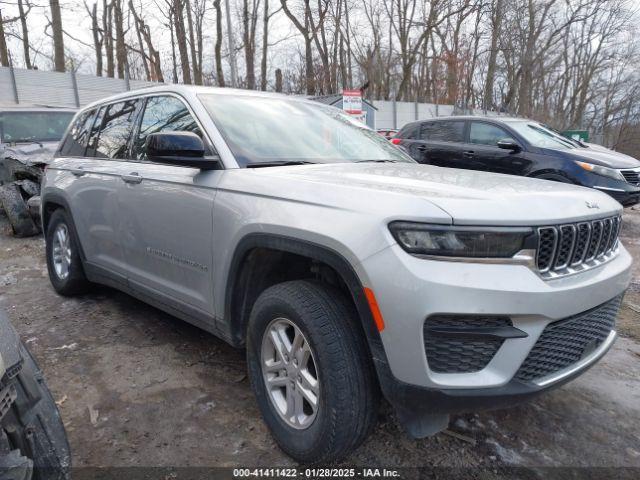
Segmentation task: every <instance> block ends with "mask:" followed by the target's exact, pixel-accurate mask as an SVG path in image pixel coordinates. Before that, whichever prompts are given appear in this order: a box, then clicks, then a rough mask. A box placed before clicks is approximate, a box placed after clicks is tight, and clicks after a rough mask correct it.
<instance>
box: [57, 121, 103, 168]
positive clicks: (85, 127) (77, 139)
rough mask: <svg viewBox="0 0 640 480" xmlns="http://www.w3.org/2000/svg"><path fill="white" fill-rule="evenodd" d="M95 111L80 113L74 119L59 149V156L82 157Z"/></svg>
mask: <svg viewBox="0 0 640 480" xmlns="http://www.w3.org/2000/svg"><path fill="white" fill-rule="evenodd" d="M95 116H96V110H88V111H86V112H82V113H80V114H79V115H78V118H76V119H75V121H74V122H73V124H72V126H71V128H70V129H69V133H67V136H66V137H65V139H64V142H63V144H62V146H61V147H60V156H63V157H83V156H84V154H85V151H86V149H87V140H88V139H89V131H90V130H91V126H92V125H93V121H94V119H95Z"/></svg>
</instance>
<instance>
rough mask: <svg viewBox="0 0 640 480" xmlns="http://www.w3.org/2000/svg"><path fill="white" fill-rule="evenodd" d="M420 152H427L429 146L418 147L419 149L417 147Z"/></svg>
mask: <svg viewBox="0 0 640 480" xmlns="http://www.w3.org/2000/svg"><path fill="white" fill-rule="evenodd" d="M416 148H417V149H418V150H420V151H421V152H424V151H426V150H427V146H426V145H418V147H416Z"/></svg>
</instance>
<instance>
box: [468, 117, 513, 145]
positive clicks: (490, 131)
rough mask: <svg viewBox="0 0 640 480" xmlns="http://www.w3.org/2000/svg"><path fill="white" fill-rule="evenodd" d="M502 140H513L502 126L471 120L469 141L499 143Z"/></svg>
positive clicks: (489, 143)
mask: <svg viewBox="0 0 640 480" xmlns="http://www.w3.org/2000/svg"><path fill="white" fill-rule="evenodd" d="M500 140H513V139H512V138H511V136H510V135H509V134H508V133H507V132H506V131H504V130H503V129H502V128H500V127H497V126H495V125H491V124H490V123H484V122H471V127H470V128H469V141H470V142H471V143H477V144H480V145H492V146H496V145H498V142H499V141H500Z"/></svg>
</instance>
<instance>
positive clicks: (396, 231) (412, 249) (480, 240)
mask: <svg viewBox="0 0 640 480" xmlns="http://www.w3.org/2000/svg"><path fill="white" fill-rule="evenodd" d="M389 230H391V233H392V234H393V237H394V238H395V239H396V241H397V242H398V243H399V244H400V246H401V247H402V248H403V249H405V250H406V251H407V252H409V253H412V254H414V255H434V256H446V257H472V258H510V257H513V256H514V255H515V254H516V253H518V252H519V251H520V250H522V249H523V248H524V246H525V240H526V238H527V237H529V236H531V234H532V230H531V229H530V228H509V227H507V228H501V227H449V226H442V225H429V224H425V223H413V222H392V223H390V224H389ZM534 248H535V247H534Z"/></svg>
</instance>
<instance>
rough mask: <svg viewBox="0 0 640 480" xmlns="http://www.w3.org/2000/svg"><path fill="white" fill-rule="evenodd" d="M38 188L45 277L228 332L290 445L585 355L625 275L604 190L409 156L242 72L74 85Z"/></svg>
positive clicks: (299, 447)
mask: <svg viewBox="0 0 640 480" xmlns="http://www.w3.org/2000/svg"><path fill="white" fill-rule="evenodd" d="M41 208H42V218H43V226H44V229H45V231H46V255H47V265H48V269H49V276H50V279H51V283H52V284H53V287H54V288H55V290H56V291H57V292H59V293H60V294H62V295H74V294H79V293H81V292H83V291H85V290H86V289H87V287H88V286H89V285H90V282H93V283H100V284H106V285H110V286H112V287H115V288H117V289H120V290H122V291H125V292H128V293H130V294H131V295H133V296H135V297H138V298H140V299H142V300H144V301H146V302H148V303H150V304H152V305H155V306H157V307H158V308H160V309H162V310H165V311H167V312H169V313H171V314H173V315H176V316H178V317H180V318H182V319H185V320H187V321H189V322H191V323H193V324H195V325H198V326H200V327H202V328H203V329H205V330H207V331H209V332H212V333H214V334H215V335H217V336H219V337H221V338H223V339H224V340H226V341H227V342H229V343H230V344H232V345H235V346H238V347H245V348H246V352H247V363H248V369H249V377H250V380H251V385H252V388H253V390H254V392H255V395H256V398H257V402H258V405H259V407H260V410H261V412H262V415H263V417H264V419H265V421H266V423H267V424H268V426H269V427H270V429H271V431H272V432H273V435H274V437H275V439H276V441H277V442H278V444H279V445H280V446H281V447H282V449H283V450H284V451H285V452H287V453H288V454H289V455H291V456H292V457H293V458H295V459H297V460H299V461H302V462H320V461H331V460H335V459H338V458H341V457H343V456H344V455H346V454H347V453H349V452H350V451H351V450H352V449H354V448H355V447H357V446H358V445H359V444H360V443H361V442H362V441H363V440H364V438H365V437H366V436H367V434H368V433H369V432H370V431H371V429H372V427H373V426H374V424H375V421H376V413H377V406H378V392H379V391H381V392H382V393H383V394H384V396H385V397H386V398H387V399H388V401H389V402H390V403H391V404H392V405H393V406H394V407H395V409H396V412H397V417H398V419H399V421H400V422H401V423H402V424H403V425H404V426H405V428H406V429H407V431H408V432H409V433H410V434H411V435H413V436H414V437H422V436H425V435H429V434H433V433H435V432H438V431H439V430H441V429H443V428H445V427H446V425H447V422H448V418H449V417H448V416H449V414H450V413H452V412H460V411H469V410H476V409H479V408H496V407H501V406H507V405H512V404H514V403H516V402H518V401H521V400H524V399H527V398H529V397H531V396H533V395H536V394H538V393H540V392H542V391H545V390H548V389H549V388H552V387H557V386H558V385H561V384H562V383H564V382H566V381H568V380H570V379H571V378H573V377H575V376H576V375H579V374H581V373H582V372H584V371H585V370H586V369H587V368H588V367H590V366H591V365H593V364H594V363H595V362H596V361H597V360H598V359H599V358H601V357H602V356H603V355H604V353H605V352H606V351H607V349H609V347H610V346H611V344H612V342H613V341H614V339H615V337H616V331H615V320H616V315H617V312H618V309H619V306H620V302H621V297H622V295H623V293H624V291H625V289H626V288H627V285H628V283H629V280H630V266H631V257H630V256H629V254H628V253H627V251H626V250H625V248H624V246H623V245H621V244H620V242H619V241H618V232H619V230H620V225H621V217H620V216H621V213H622V207H621V205H620V204H619V203H618V202H616V201H615V200H613V199H612V198H611V197H609V196H607V195H605V194H603V193H601V192H598V191H595V190H593V189H587V188H582V187H577V186H573V185H565V184H561V183H554V182H548V181H544V180H536V179H529V178H521V177H514V176H506V175H499V174H494V173H488V172H475V171H469V170H455V169H447V168H440V167H434V166H428V165H420V164H417V163H416V162H414V161H413V160H412V159H410V158H409V157H408V156H406V155H405V154H404V153H403V152H402V151H400V150H399V149H398V148H396V147H394V146H393V145H392V144H391V143H390V142H388V141H386V140H385V139H384V138H382V137H381V136H379V135H378V134H377V133H376V132H374V131H372V130H369V129H367V128H366V127H364V126H362V125H360V124H359V123H358V122H356V121H354V120H352V119H351V118H349V117H348V116H346V115H344V114H343V113H342V112H340V111H339V110H336V109H334V108H332V107H328V106H323V105H320V104H316V103H313V102H311V101H307V100H304V99H297V98H291V97H285V96H281V95H271V94H264V93H259V92H248V91H237V90H230V89H211V88H201V87H181V86H175V87H170V86H165V87H158V88H154V89H145V90H144V91H139V92H129V93H126V94H122V95H119V96H115V97H112V98H109V99H106V100H103V101H101V102H98V103H95V104H92V105H90V106H88V107H86V108H85V109H84V110H82V111H81V112H80V113H78V115H77V116H76V118H75V120H74V121H73V123H72V126H71V127H70V129H69V131H68V133H67V135H66V138H65V140H64V142H63V143H62V146H61V148H60V150H59V152H58V153H57V158H56V159H55V160H54V161H53V163H52V164H51V165H50V166H49V167H48V168H47V170H46V175H45V181H44V186H43V191H42V207H41Z"/></svg>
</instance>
